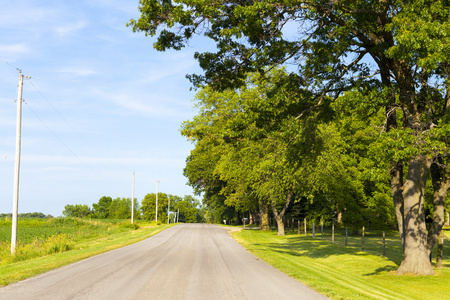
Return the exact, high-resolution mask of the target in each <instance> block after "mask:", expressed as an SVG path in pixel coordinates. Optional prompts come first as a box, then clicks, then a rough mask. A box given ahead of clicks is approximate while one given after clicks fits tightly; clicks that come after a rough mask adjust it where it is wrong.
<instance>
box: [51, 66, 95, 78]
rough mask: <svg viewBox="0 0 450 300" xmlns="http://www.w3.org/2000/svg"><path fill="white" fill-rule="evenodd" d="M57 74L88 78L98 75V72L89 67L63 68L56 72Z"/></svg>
mask: <svg viewBox="0 0 450 300" xmlns="http://www.w3.org/2000/svg"><path fill="white" fill-rule="evenodd" d="M56 72H57V73H69V74H73V75H77V76H89V75H95V74H98V72H96V71H94V70H93V69H92V68H89V67H63V68H61V69H59V70H56Z"/></svg>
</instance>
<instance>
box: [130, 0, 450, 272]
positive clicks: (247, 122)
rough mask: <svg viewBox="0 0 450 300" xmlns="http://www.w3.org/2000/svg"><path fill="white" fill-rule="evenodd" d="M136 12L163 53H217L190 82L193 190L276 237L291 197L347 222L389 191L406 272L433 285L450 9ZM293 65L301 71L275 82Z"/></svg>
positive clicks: (156, 6)
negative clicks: (245, 214) (268, 215)
mask: <svg viewBox="0 0 450 300" xmlns="http://www.w3.org/2000/svg"><path fill="white" fill-rule="evenodd" d="M139 10H140V12H141V16H140V17H139V18H138V19H137V20H134V19H133V20H130V22H129V24H128V25H129V26H131V27H132V28H133V30H134V31H143V32H144V33H145V34H148V35H152V36H153V35H157V36H158V38H157V41H156V42H155V44H154V47H155V48H156V49H157V50H160V51H164V50H166V49H175V50H180V49H182V48H183V47H184V46H185V45H186V44H187V43H189V41H190V40H191V39H192V38H193V37H194V36H196V35H203V36H205V37H207V38H209V39H211V40H212V41H213V42H214V43H215V44H216V47H217V48H216V51H215V52H204V53H196V54H195V58H196V59H197V60H198V61H199V64H200V67H201V68H202V69H203V70H204V73H203V74H193V75H189V76H188V77H189V78H190V80H191V81H192V83H193V85H194V87H197V88H202V93H204V96H200V97H201V103H202V104H201V108H204V111H203V112H202V113H201V115H200V116H199V117H198V118H196V119H195V120H194V121H192V124H191V123H190V122H188V123H187V124H184V127H183V130H185V131H184V133H185V135H187V136H189V137H191V138H192V139H193V140H194V142H195V144H196V148H195V150H194V151H193V152H192V154H191V156H190V157H189V159H188V165H187V167H186V172H187V174H188V176H189V178H190V181H191V184H193V185H194V186H195V187H196V188H197V189H199V190H202V191H204V192H205V195H206V197H207V198H208V197H209V199H210V201H214V200H213V198H215V199H219V198H221V197H225V198H226V200H225V201H227V203H228V204H232V205H236V206H238V207H240V206H245V205H248V206H251V205H253V206H260V207H261V211H262V212H265V211H266V210H267V208H266V205H269V206H270V207H271V209H272V210H273V213H274V214H275V216H276V218H277V222H278V225H279V229H280V234H282V233H283V223H282V222H281V220H282V218H281V217H282V215H283V212H284V211H285V208H286V206H287V205H288V204H289V203H290V202H291V201H293V200H294V199H299V198H307V199H310V200H314V201H324V202H327V203H328V204H329V205H330V206H334V209H335V210H336V211H339V212H341V213H343V214H344V215H345V212H348V213H350V212H351V211H352V210H359V209H361V207H364V206H369V205H371V204H372V205H377V203H378V202H376V203H371V202H372V201H380V202H379V203H384V202H383V199H381V198H384V196H385V195H387V194H386V191H385V189H386V188H389V189H390V198H391V199H392V200H391V201H392V203H393V205H394V208H395V214H396V218H397V224H398V228H399V232H400V236H401V238H402V242H403V245H404V254H405V255H404V260H403V261H402V263H401V265H400V267H399V268H398V270H397V274H404V273H412V274H433V269H432V267H431V263H430V261H429V259H428V253H429V252H430V251H431V248H432V247H433V245H434V244H435V242H436V240H437V236H438V233H439V232H440V230H441V228H442V226H443V224H444V205H445V203H444V202H445V195H446V194H447V190H448V187H449V178H450V177H449V170H448V159H449V155H448V142H447V141H448V136H449V133H450V126H449V120H450V118H449V112H448V107H449V103H450V91H449V84H450V82H449V78H448V74H449V67H450V65H449V60H450V59H449V57H450V42H449V40H450V38H449V34H450V24H449V19H450V18H449V17H450V8H449V3H448V1H447V0H409V1H406V0H397V1H385V0H370V1H328V0H308V1H302V0H287V1H282V2H274V1H269V0H265V1H264V0H263V1H219V2H217V1H204V0H202V1H198V0H195V1H187V0H177V1H171V0H162V1H161V0H146V1H140V6H139ZM283 64H290V66H292V67H291V68H289V70H292V71H289V72H287V74H277V72H278V71H275V73H274V72H269V70H271V69H273V67H274V66H279V65H283ZM251 73H252V74H259V75H252V76H253V77H251V79H248V75H249V74H251ZM258 76H260V77H258ZM261 83H262V85H261ZM249 84H254V86H248V85H249ZM265 89H267V91H266V90H265ZM244 91H245V92H248V93H250V94H247V95H246V94H245V93H243V92H244ZM259 92H261V94H259ZM216 93H219V94H216ZM220 93H225V94H222V95H223V99H220V100H217V102H211V103H210V104H206V107H203V106H204V105H205V103H203V102H205V101H206V102H207V101H212V99H209V100H207V99H208V97H216V98H217V97H218V95H220ZM226 93H229V94H226ZM251 93H257V95H256V97H257V99H259V101H258V103H255V100H254V98H253V96H251ZM233 96H234V97H235V98H233ZM238 96H242V97H243V98H239V99H237V98H236V97H238ZM247 100H248V101H249V102H248V103H249V104H247ZM244 103H245V104H244ZM208 105H211V108H207V107H208ZM216 106H217V108H216ZM231 107H232V108H231ZM227 113H228V114H230V116H231V117H230V118H227V116H226V114H227ZM216 114H217V116H215V115H216ZM234 114H237V115H236V117H234ZM202 117H205V120H204V122H202V121H201V120H200V119H201V118H202ZM216 117H217V118H216ZM353 119H355V120H357V121H358V122H360V123H359V124H353V123H352V121H353ZM357 125H361V127H359V126H357ZM377 126H378V127H377ZM217 127H219V128H220V129H217ZM374 132H377V133H378V135H375V134H374ZM344 134H349V135H348V136H345V135H344ZM210 150H212V151H211V154H208V155H210V156H211V157H210V159H211V160H212V161H213V162H215V164H214V167H211V168H210V167H209V166H207V163H206V161H205V159H206V158H204V157H203V156H204V155H205V154H204V152H208V151H210ZM241 162H243V163H241ZM379 170H384V173H383V172H379ZM191 174H193V175H191ZM385 175H387V176H388V178H387V179H386V180H383V177H384V176H385ZM430 180H431V184H430V186H431V188H432V190H433V193H432V200H431V207H432V223H431V225H430V226H429V228H428V231H427V228H426V224H425V219H426V209H425V200H426V198H425V195H426V187H427V184H428V182H429V181H430ZM217 201H219V200H217ZM359 202H361V203H359ZM364 202H365V203H364ZM386 205H387V204H386ZM349 218H350V217H349Z"/></svg>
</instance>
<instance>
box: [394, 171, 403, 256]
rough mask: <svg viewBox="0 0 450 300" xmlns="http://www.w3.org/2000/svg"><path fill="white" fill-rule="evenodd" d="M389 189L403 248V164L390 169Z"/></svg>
mask: <svg viewBox="0 0 450 300" xmlns="http://www.w3.org/2000/svg"><path fill="white" fill-rule="evenodd" d="M391 190H392V197H393V200H394V207H395V214H396V216H397V224H398V233H399V235H400V239H401V241H402V246H403V250H405V235H404V232H405V228H404V219H403V216H404V214H403V213H404V208H403V164H402V163H397V164H395V166H394V167H393V168H392V170H391Z"/></svg>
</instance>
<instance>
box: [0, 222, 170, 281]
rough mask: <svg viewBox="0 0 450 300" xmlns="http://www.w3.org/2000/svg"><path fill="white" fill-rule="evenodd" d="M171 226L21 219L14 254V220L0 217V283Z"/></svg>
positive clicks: (17, 279)
mask: <svg viewBox="0 0 450 300" xmlns="http://www.w3.org/2000/svg"><path fill="white" fill-rule="evenodd" d="M136 223H137V224H136ZM168 226H169V225H157V224H156V223H148V222H135V224H133V225H132V224H130V220H87V219H74V218H53V219H19V221H18V229H17V245H16V253H15V255H11V242H10V239H11V221H10V220H5V219H0V286H4V285H7V284H10V283H13V282H16V281H19V280H22V279H25V278H29V277H32V276H35V275H37V274H40V273H43V272H46V271H48V270H51V269H54V268H57V267H61V266H63V265H67V264H69V263H72V262H75V261H78V260H81V259H84V258H87V257H90V256H93V255H97V254H100V253H103V252H106V251H109V250H113V249H116V248H119V247H123V246H126V245H129V244H132V243H136V242H138V241H140V240H143V239H145V238H148V237H150V236H152V235H154V234H156V233H158V232H160V231H161V230H164V229H165V228H167V227H168ZM170 226H172V225H170Z"/></svg>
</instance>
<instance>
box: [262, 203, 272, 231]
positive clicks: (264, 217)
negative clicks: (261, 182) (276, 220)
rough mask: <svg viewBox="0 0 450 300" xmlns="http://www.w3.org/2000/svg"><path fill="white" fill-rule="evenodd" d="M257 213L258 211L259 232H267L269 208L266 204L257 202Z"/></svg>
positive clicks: (268, 228)
mask: <svg viewBox="0 0 450 300" xmlns="http://www.w3.org/2000/svg"><path fill="white" fill-rule="evenodd" d="M259 211H260V219H261V230H263V231H268V230H270V227H269V208H268V205H267V202H265V201H264V202H263V201H261V200H260V201H259Z"/></svg>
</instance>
